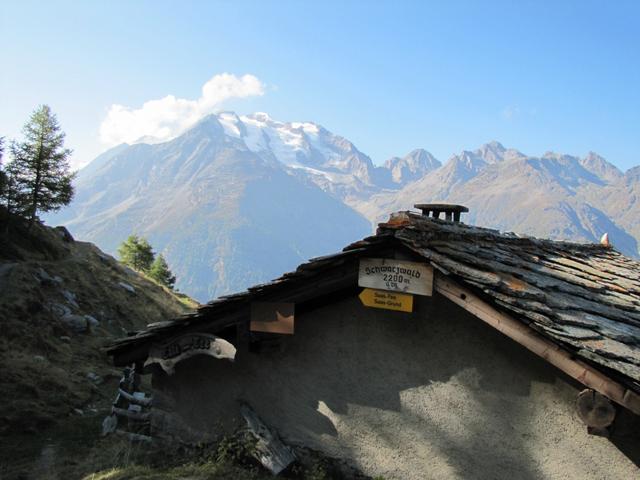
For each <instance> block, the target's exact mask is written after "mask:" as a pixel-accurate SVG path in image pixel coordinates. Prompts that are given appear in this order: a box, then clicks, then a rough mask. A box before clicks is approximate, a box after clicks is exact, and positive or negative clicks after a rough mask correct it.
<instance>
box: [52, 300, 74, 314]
mask: <svg viewBox="0 0 640 480" xmlns="http://www.w3.org/2000/svg"><path fill="white" fill-rule="evenodd" d="M49 311H50V312H51V313H53V314H54V315H57V316H58V317H66V316H68V315H71V309H70V308H69V307H67V306H66V305H62V304H60V303H52V304H50V305H49Z"/></svg>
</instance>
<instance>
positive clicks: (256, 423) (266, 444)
mask: <svg viewBox="0 0 640 480" xmlns="http://www.w3.org/2000/svg"><path fill="white" fill-rule="evenodd" d="M240 413H241V414H242V416H243V417H244V419H245V421H246V422H247V426H248V427H249V431H250V432H251V434H252V435H253V436H254V437H255V439H256V440H257V441H258V442H257V444H256V447H255V453H254V455H255V457H256V458H257V459H258V461H259V462H260V463H261V464H262V465H263V466H264V467H265V468H266V469H268V470H269V471H270V472H271V473H273V474H274V475H278V474H279V473H280V472H282V471H283V470H284V469H285V468H287V467H288V466H289V465H290V464H291V463H292V462H294V461H295V459H296V457H295V455H294V454H293V451H292V450H291V449H290V448H289V447H288V446H286V445H285V444H284V443H283V442H282V440H280V437H278V434H277V433H276V432H275V431H272V430H271V429H269V427H267V426H266V425H265V424H264V422H263V421H262V420H261V419H260V417H259V416H258V414H257V413H256V412H254V411H253V409H252V408H251V407H250V406H249V405H248V404H246V403H241V404H240Z"/></svg>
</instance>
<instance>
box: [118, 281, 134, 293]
mask: <svg viewBox="0 0 640 480" xmlns="http://www.w3.org/2000/svg"><path fill="white" fill-rule="evenodd" d="M118 285H120V286H121V287H122V288H124V289H125V290H126V291H128V292H130V293H136V289H135V288H133V287H132V286H131V285H129V284H128V283H125V282H118Z"/></svg>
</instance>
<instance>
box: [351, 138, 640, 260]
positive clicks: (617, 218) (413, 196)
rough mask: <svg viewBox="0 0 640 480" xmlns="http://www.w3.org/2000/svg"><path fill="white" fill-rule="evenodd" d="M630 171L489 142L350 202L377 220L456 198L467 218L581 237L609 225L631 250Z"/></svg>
mask: <svg viewBox="0 0 640 480" xmlns="http://www.w3.org/2000/svg"><path fill="white" fill-rule="evenodd" d="M632 177H633V176H632V175H630V176H625V175H622V173H620V172H619V171H618V170H617V169H616V168H615V167H614V166H613V165H611V164H609V163H608V162H606V161H605V160H604V159H603V158H602V157H599V156H597V155H595V154H590V155H589V156H587V157H586V158H584V159H578V158H576V157H572V156H569V155H560V154H555V153H548V154H545V155H544V156H543V157H540V158H536V157H529V156H526V155H524V154H522V153H520V152H518V151H516V150H507V149H505V148H504V147H503V146H502V145H500V144H499V143H497V142H493V143H491V144H488V145H485V146H483V147H481V148H480V149H478V150H475V151H473V152H470V151H465V152H462V153H461V154H460V155H457V156H454V157H452V158H451V159H450V160H449V161H448V162H447V163H446V164H445V165H444V166H442V167H441V168H439V169H437V170H434V171H432V172H431V173H429V174H427V175H426V176H424V177H423V178H421V179H420V180H418V181H416V182H413V183H411V184H409V185H407V186H406V187H404V188H403V189H401V190H399V191H397V192H383V193H381V194H378V195H375V196H373V197H372V198H371V199H370V200H368V201H362V202H353V203H352V206H354V208H356V209H357V210H358V211H360V212H361V213H363V215H365V216H367V217H368V218H371V219H373V221H374V222H376V221H379V220H382V219H384V218H385V217H386V215H387V214H388V212H390V211H395V210H403V209H404V210H406V209H409V208H411V207H412V206H413V204H415V203H428V202H436V201H445V202H450V203H460V204H463V205H466V206H468V207H469V208H470V213H469V215H468V216H467V217H466V219H463V220H464V221H466V222H468V223H473V224H477V225H483V226H488V227H493V228H498V229H501V230H510V231H516V232H518V233H522V234H528V235H535V236H540V237H550V238H556V239H567V240H574V241H586V242H597V241H598V240H599V238H600V236H601V235H602V234H603V233H605V232H608V233H609V235H610V238H612V239H613V241H614V244H615V246H616V247H617V248H618V249H619V250H620V251H622V252H624V253H626V254H627V255H633V256H637V255H638V241H637V239H638V238H640V235H638V233H640V232H638V231H637V228H638V220H637V219H638V218H639V217H640V211H639V210H638V205H637V204H636V203H635V200H634V198H635V196H634V193H635V192H636V191H637V190H636V189H637V187H638V183H637V182H636V181H635V180H634V179H633V178H632Z"/></svg>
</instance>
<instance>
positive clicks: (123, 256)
mask: <svg viewBox="0 0 640 480" xmlns="http://www.w3.org/2000/svg"><path fill="white" fill-rule="evenodd" d="M118 255H120V261H121V262H122V263H124V264H125V265H129V266H130V267H131V268H133V269H134V270H138V271H140V272H147V271H148V270H149V269H150V268H151V264H152V262H153V258H154V254H153V248H152V247H151V245H150V244H149V242H148V241H147V240H146V239H145V238H141V237H138V236H137V235H129V237H128V238H127V239H126V240H125V241H124V242H122V244H121V245H120V247H118Z"/></svg>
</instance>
